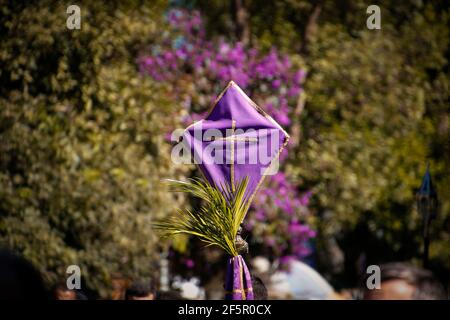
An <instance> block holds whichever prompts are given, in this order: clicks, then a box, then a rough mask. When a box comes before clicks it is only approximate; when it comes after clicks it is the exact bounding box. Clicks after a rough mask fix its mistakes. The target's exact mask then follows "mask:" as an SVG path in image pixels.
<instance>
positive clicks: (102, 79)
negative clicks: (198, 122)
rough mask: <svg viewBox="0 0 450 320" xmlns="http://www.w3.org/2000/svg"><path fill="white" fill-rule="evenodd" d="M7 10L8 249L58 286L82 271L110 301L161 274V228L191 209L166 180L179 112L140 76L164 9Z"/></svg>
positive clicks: (1, 179) (2, 219) (0, 162)
mask: <svg viewBox="0 0 450 320" xmlns="http://www.w3.org/2000/svg"><path fill="white" fill-rule="evenodd" d="M50 3H53V2H50V1H41V2H39V3H35V4H33V5H25V4H24V3H23V2H11V1H6V2H4V1H2V5H1V9H0V10H2V14H1V15H0V29H1V32H0V34H1V35H0V38H1V40H0V57H1V58H0V70H1V71H0V72H1V74H0V78H1V82H2V85H1V86H0V96H1V98H0V105H1V107H0V244H1V246H2V247H5V246H6V247H8V248H11V249H14V250H17V251H20V252H21V253H23V254H24V255H25V256H26V257H27V258H28V259H30V260H31V261H32V262H33V263H34V264H35V265H36V266H37V267H38V268H39V269H40V270H41V271H43V272H44V273H45V274H46V276H47V278H48V281H49V282H50V283H54V282H56V281H65V279H66V276H67V275H66V273H65V271H66V268H67V266H69V265H71V264H76V265H79V266H80V268H81V273H82V276H83V278H85V280H86V285H87V287H89V288H91V289H95V290H96V291H98V292H99V293H100V294H101V295H102V296H107V294H108V293H107V290H108V288H109V286H110V280H111V276H112V275H113V274H114V273H117V272H118V273H121V274H123V275H124V276H129V277H141V276H142V277H144V276H149V275H152V276H153V275H155V271H157V262H158V259H159V256H158V250H157V249H158V246H157V243H158V239H157V237H156V235H155V233H154V232H153V230H152V228H151V223H152V221H153V219H154V218H158V217H162V216H164V215H166V214H167V213H169V212H173V211H174V210H175V208H177V207H178V206H180V205H182V203H183V199H182V198H180V197H177V198H174V196H173V195H172V194H171V193H169V192H168V190H167V188H166V187H165V186H164V185H163V184H161V180H162V179H163V178H168V177H172V178H177V177H181V176H182V175H181V173H182V171H181V170H180V171H179V168H178V169H177V168H176V166H174V165H173V164H172V163H171V161H170V145H169V144H168V143H167V142H166V140H165V134H166V132H167V131H168V130H169V129H168V128H171V127H174V126H176V122H175V120H176V119H175V118H174V117H172V115H173V114H174V113H175V112H176V109H175V107H176V105H175V104H174V103H173V102H172V100H171V99H170V96H169V95H168V94H167V91H166V89H167V88H166V87H165V86H164V85H163V84H158V83H155V82H154V81H152V80H151V79H149V78H142V77H141V76H140V74H139V70H138V68H137V65H136V62H135V59H136V56H137V52H138V51H139V50H140V48H143V47H144V46H145V45H146V43H147V42H148V41H149V39H151V38H152V37H154V34H155V33H157V32H159V30H160V29H159V28H160V26H159V25H158V16H159V12H161V10H163V7H162V6H161V5H158V4H157V3H154V4H153V5H148V6H142V5H136V4H133V3H131V4H127V5H124V4H120V3H119V2H116V1H109V2H94V3H92V2H80V3H78V5H79V6H80V7H81V10H82V22H81V30H68V29H67V28H66V25H65V23H66V21H65V19H66V14H65V12H66V11H65V10H66V6H65V5H64V4H59V5H54V4H53V5H50Z"/></svg>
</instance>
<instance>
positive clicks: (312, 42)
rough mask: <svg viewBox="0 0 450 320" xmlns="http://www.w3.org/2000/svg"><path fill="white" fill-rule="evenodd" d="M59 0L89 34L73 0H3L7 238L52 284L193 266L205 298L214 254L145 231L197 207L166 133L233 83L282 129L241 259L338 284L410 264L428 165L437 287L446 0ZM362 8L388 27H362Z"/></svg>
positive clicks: (443, 237)
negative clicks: (175, 184)
mask: <svg viewBox="0 0 450 320" xmlns="http://www.w3.org/2000/svg"><path fill="white" fill-rule="evenodd" d="M70 4H76V5H78V6H79V7H80V8H81V29H80V30H69V29H68V28H67V27H66V20H67V17H68V14H67V13H66V9H67V6H68V5H69V4H68V3H66V2H64V1H61V2H55V1H6V0H1V1H0V246H1V247H3V248H9V249H12V250H14V251H16V252H19V253H21V254H23V255H24V256H25V257H26V258H28V259H29V260H30V261H32V262H33V264H34V265H35V266H37V267H38V268H39V270H40V271H41V272H42V273H43V274H44V275H45V278H46V281H47V282H48V283H49V284H53V283H57V282H60V281H61V280H64V279H65V277H66V276H67V275H66V273H65V272H66V268H67V266H69V265H72V264H76V265H79V266H80V268H81V271H82V276H83V286H84V288H86V290H88V291H89V292H90V294H91V295H93V296H97V297H102V298H107V297H112V296H113V291H114V287H115V286H116V285H117V283H118V282H120V281H122V282H126V281H129V280H130V281H131V279H138V278H146V277H152V278H153V279H155V281H156V282H157V283H158V284H159V280H160V279H163V284H162V285H163V286H166V285H167V283H166V282H167V281H169V285H171V284H172V283H173V282H177V281H178V282H179V281H181V280H180V279H190V278H191V277H196V278H197V279H198V283H197V284H198V285H199V286H200V287H202V288H204V289H205V293H206V295H205V297H216V295H214V292H216V294H217V292H220V290H221V289H222V284H223V278H224V269H225V258H226V257H225V256H224V254H223V253H222V252H221V251H219V250H217V249H215V248H207V249H205V248H203V244H201V243H199V242H197V241H195V240H193V239H189V238H186V237H179V238H176V239H174V240H162V239H160V237H159V236H158V234H157V233H155V231H154V230H153V229H152V227H151V224H152V222H153V221H155V219H159V218H162V217H165V216H167V215H169V214H173V213H174V212H175V211H176V209H177V208H180V207H189V206H195V203H193V201H192V199H187V198H185V197H183V196H181V195H176V194H173V193H170V192H169V191H168V189H167V187H166V185H165V184H164V183H162V180H163V179H165V178H171V179H184V178H186V177H190V176H196V175H197V172H196V171H195V170H196V169H195V167H194V166H186V165H176V164H175V163H173V162H172V160H171V148H172V144H173V143H171V141H170V134H171V132H172V131H173V130H175V129H177V128H183V127H185V126H186V125H188V124H190V123H192V122H193V121H195V120H198V119H201V118H202V116H203V115H204V113H205V111H206V110H207V109H208V107H209V106H210V104H211V102H212V101H213V100H214V98H215V97H216V95H217V94H219V93H220V92H221V91H222V89H223V88H224V87H225V86H226V84H227V83H228V81H229V80H234V81H235V82H237V83H238V84H239V86H241V87H242V88H243V90H244V91H245V92H246V93H247V94H248V95H249V96H250V97H251V98H252V99H253V100H254V101H255V102H256V103H258V104H259V105H260V106H261V107H262V108H263V109H265V110H266V111H267V112H268V113H269V114H271V115H272V116H273V117H274V118H275V119H276V120H277V121H278V122H279V123H280V124H281V125H282V126H283V127H284V128H286V130H287V131H288V132H289V133H290V134H291V136H292V140H291V142H290V145H289V146H288V152H285V153H283V155H282V157H281V159H282V162H281V171H280V172H279V173H277V174H276V175H274V176H273V177H270V178H268V179H267V180H266V182H265V185H264V188H263V189H262V190H261V191H260V192H259V194H258V197H257V198H256V199H255V203H254V205H253V207H252V209H251V212H250V213H249V215H248V217H247V218H246V221H245V224H244V226H245V232H244V236H245V238H246V239H247V241H248V242H249V244H250V256H251V257H256V256H262V257H265V258H267V259H268V260H269V261H270V262H271V263H273V264H272V268H273V270H277V269H281V268H283V265H284V264H285V263H286V262H287V261H289V260H291V259H300V260H302V261H305V262H307V263H308V264H310V265H311V266H313V267H314V268H316V269H317V270H318V271H319V272H320V273H321V274H322V275H323V276H324V277H325V278H326V279H327V280H328V281H330V283H331V284H332V285H333V286H334V287H335V288H336V289H337V290H341V289H351V288H356V287H358V286H359V282H360V279H361V276H362V275H363V274H364V272H365V270H366V269H365V267H366V266H367V265H370V264H379V263H383V262H388V261H410V262H412V263H414V264H418V265H419V264H420V263H421V255H422V250H423V239H422V228H423V226H422V218H421V216H420V214H419V213H418V212H417V209H416V206H415V193H416V191H417V189H418V188H419V186H420V182H421V179H422V176H423V174H424V173H425V170H426V166H427V164H429V165H430V170H431V173H432V176H433V182H434V184H435V186H436V187H437V190H438V196H439V202H440V208H439V214H438V217H437V219H435V220H434V221H433V223H432V226H431V246H430V268H431V269H432V270H433V271H434V272H435V274H436V275H437V276H439V278H440V280H441V281H442V282H443V283H444V284H446V285H447V286H448V284H449V281H450V279H449V274H450V272H449V271H450V213H449V212H450V201H449V190H450V175H449V172H450V171H449V165H450V144H449V142H450V132H449V120H450V117H449V116H450V108H449V83H450V80H449V61H448V56H449V18H450V17H449V13H450V11H449V4H448V2H446V1H420V0H414V1H369V2H368V1H363V0H355V1H347V0H340V1H320V0H318V1H303V0H283V1H255V0H235V1H217V0H212V1H206V0H197V1H195V0H191V1H188V0H186V1H133V0H132V1H126V2H125V1H115V0H111V1H81V0H79V1H75V2H74V3H70ZM371 4H377V5H379V6H380V8H381V30H369V29H368V28H367V27H366V20H367V18H368V16H369V15H368V14H366V9H367V7H368V6H369V5H371ZM162 262H163V263H162ZM167 263H168V267H167V266H166V265H167ZM162 270H163V272H161V271H162ZM167 271H169V275H168V277H167V275H166V272H167ZM196 281H197V280H196Z"/></svg>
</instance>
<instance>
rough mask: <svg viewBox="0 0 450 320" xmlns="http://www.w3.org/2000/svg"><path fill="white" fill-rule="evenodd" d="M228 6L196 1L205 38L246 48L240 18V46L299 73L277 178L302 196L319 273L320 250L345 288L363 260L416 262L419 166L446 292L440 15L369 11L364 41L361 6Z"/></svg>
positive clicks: (449, 181)
mask: <svg viewBox="0 0 450 320" xmlns="http://www.w3.org/2000/svg"><path fill="white" fill-rule="evenodd" d="M237 2H238V1H236V2H230V3H223V2H219V1H202V0H199V1H197V6H198V7H199V8H203V9H204V10H205V11H207V12H208V13H209V16H210V17H211V19H210V20H209V32H210V33H219V34H226V35H229V36H231V37H233V38H234V39H236V40H241V41H243V40H245V39H244V38H242V36H241V35H242V33H239V30H238V29H239V28H238V25H239V21H237V20H236V19H237V10H240V11H245V16H247V17H248V18H247V21H246V24H247V26H246V27H245V28H248V29H249V30H250V36H249V42H250V43H254V44H258V45H260V46H263V47H265V48H267V49H269V48H270V47H272V46H277V47H278V48H281V49H282V50H284V51H286V52H295V53H300V54H301V55H302V57H303V60H304V64H305V67H306V68H307V70H308V76H307V77H306V81H305V85H304V86H305V93H306V99H305V105H304V109H303V112H302V113H301V115H300V116H296V115H295V112H294V110H293V111H292V119H293V122H294V123H295V122H297V123H298V124H299V125H300V127H301V130H300V134H301V137H300V144H299V145H298V146H296V150H295V151H293V150H292V149H291V150H290V151H291V152H290V159H289V163H290V165H289V166H288V168H287V172H288V175H290V178H291V179H295V180H296V182H297V185H298V187H299V188H300V189H301V190H308V189H311V190H312V191H313V197H312V203H311V205H312V208H315V209H316V212H317V218H318V219H317V227H318V230H319V233H318V237H319V238H318V250H317V252H318V253H319V254H321V253H322V254H323V259H321V267H322V271H325V273H330V274H331V273H333V271H332V269H333V266H332V261H333V260H334V258H333V255H334V253H335V251H333V252H334V253H332V251H329V249H330V248H329V247H330V246H329V240H330V239H337V242H338V243H339V244H340V247H341V249H342V250H343V253H344V254H345V258H346V259H345V265H341V267H340V268H336V272H335V273H336V274H338V275H339V277H338V278H340V277H341V276H342V277H344V279H345V280H344V281H343V282H342V281H338V282H341V284H343V283H344V285H354V284H355V283H356V281H357V279H358V278H357V277H356V275H357V272H358V270H357V269H358V267H357V262H358V258H359V257H361V255H362V254H364V256H365V258H366V262H367V263H380V262H382V261H383V260H399V259H400V260H402V259H404V260H407V259H413V260H414V259H418V258H419V257H420V254H421V250H422V239H421V227H422V226H421V219H420V216H419V215H418V214H417V212H416V210H415V197H414V194H415V191H416V189H417V188H418V187H419V185H420V179H421V177H422V175H423V174H424V171H425V167H426V163H427V162H430V164H431V168H432V172H433V175H434V178H435V182H436V183H437V186H438V191H440V199H441V204H442V205H441V210H440V211H441V212H440V213H441V215H440V217H439V219H438V220H437V221H435V222H434V223H433V231H432V234H433V238H434V239H433V240H432V245H431V258H432V260H433V261H434V265H435V266H439V268H440V269H443V270H444V273H446V274H447V276H446V277H447V280H449V279H448V277H449V274H450V272H449V270H450V264H449V261H450V259H449V258H450V247H449V245H448V243H449V240H450V235H449V233H448V230H449V229H450V228H449V227H448V225H449V223H448V221H450V201H449V199H448V197H447V196H446V194H445V192H447V190H449V188H450V174H449V168H450V132H449V122H450V121H449V119H450V110H449V105H450V104H449V63H448V52H449V28H448V22H449V13H450V11H449V5H448V3H445V2H442V1H407V2H401V3H400V2H398V1H389V0H388V1H379V2H377V1H375V2H371V3H370V4H378V5H379V6H380V8H381V24H382V25H381V26H382V28H381V30H368V29H367V27H366V19H367V17H368V15H367V14H366V9H367V6H368V5H369V4H368V3H367V2H366V1H362V0H361V1H358V0H357V1H348V0H343V1H337V2H336V1H323V0H316V1H302V0H285V1H269V2H265V3H264V5H262V4H261V3H260V2H258V1H252V0H248V1H239V2H240V3H239V6H237ZM242 7H243V8H242ZM240 24H241V25H242V22H240ZM439 268H437V269H439ZM437 269H436V270H437ZM445 270H446V271H445ZM437 271H439V270H437ZM441 271H442V270H441ZM335 279H336V278H335Z"/></svg>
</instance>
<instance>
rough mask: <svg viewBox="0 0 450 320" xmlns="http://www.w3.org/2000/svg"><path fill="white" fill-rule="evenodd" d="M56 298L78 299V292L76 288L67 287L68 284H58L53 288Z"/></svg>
mask: <svg viewBox="0 0 450 320" xmlns="http://www.w3.org/2000/svg"><path fill="white" fill-rule="evenodd" d="M53 293H54V295H55V299H56V300H77V293H76V292H75V290H71V289H69V288H67V286H66V284H63V283H61V284H58V285H56V286H55V288H54V289H53Z"/></svg>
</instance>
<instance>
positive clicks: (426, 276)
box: [364, 262, 446, 300]
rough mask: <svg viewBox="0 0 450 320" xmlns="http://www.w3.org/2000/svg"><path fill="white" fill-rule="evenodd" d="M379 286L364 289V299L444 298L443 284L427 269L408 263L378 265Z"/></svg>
mask: <svg viewBox="0 0 450 320" xmlns="http://www.w3.org/2000/svg"><path fill="white" fill-rule="evenodd" d="M380 270H381V288H380V289H372V290H369V289H366V291H365V293H364V299H365V300H444V299H446V294H445V291H444V288H443V286H442V285H441V284H440V283H439V282H438V281H437V280H436V278H435V277H434V276H433V273H432V272H431V271H429V270H425V269H422V268H418V267H415V266H413V265H410V264H408V263H401V262H394V263H388V264H385V265H381V266H380Z"/></svg>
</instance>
